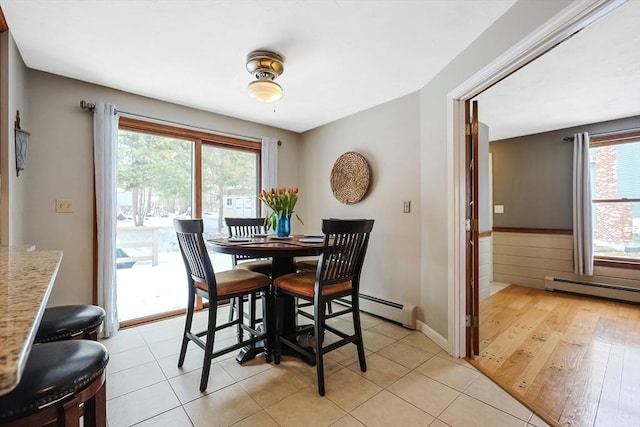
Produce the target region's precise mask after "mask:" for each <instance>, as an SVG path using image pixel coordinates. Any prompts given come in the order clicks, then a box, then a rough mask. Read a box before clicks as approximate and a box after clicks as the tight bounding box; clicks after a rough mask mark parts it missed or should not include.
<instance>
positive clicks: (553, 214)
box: [489, 116, 640, 230]
mask: <svg viewBox="0 0 640 427" xmlns="http://www.w3.org/2000/svg"><path fill="white" fill-rule="evenodd" d="M634 127H640V116H635V117H629V118H626V119H620V120H611V121H607V122H601V123H594V124H590V125H584V126H577V127H572V128H567V129H561V130H556V131H552V132H545V133H539V134H535V135H527V136H522V137H518V138H510V139H503V140H499V141H492V142H491V143H490V144H489V150H490V152H491V153H493V203H494V205H504V213H503V214H494V215H493V226H494V227H516V228H550V229H564V230H570V229H572V228H573V226H572V208H571V204H572V190H571V187H572V180H573V178H572V168H573V145H572V144H571V143H570V142H564V141H563V138H565V137H567V136H573V134H574V133H577V132H589V133H590V134H597V133H602V132H611V131H617V130H624V129H630V128H634Z"/></svg>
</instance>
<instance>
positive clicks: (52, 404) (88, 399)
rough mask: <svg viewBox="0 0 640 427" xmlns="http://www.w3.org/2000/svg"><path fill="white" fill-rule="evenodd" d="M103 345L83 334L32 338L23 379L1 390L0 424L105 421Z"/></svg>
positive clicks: (12, 426) (99, 423)
mask: <svg viewBox="0 0 640 427" xmlns="http://www.w3.org/2000/svg"><path fill="white" fill-rule="evenodd" d="M108 361H109V353H108V352H107V349H106V348H105V347H104V346H103V345H102V344H100V343H98V342H94V341H88V340H68V341H57V342H50V343H46V344H35V345H33V347H32V348H31V353H30V354H29V358H28V359H27V363H26V366H25V368H24V371H23V374H22V379H21V380H20V383H19V384H18V386H17V387H16V388H15V389H14V390H12V391H11V392H9V393H7V394H5V395H3V396H0V425H3V426H8V427H17V426H30V427H31V426H42V425H47V424H50V423H56V424H55V425H58V426H79V425H80V417H84V419H83V424H84V426H87V427H88V426H98V427H104V426H106V417H107V414H106V408H107V403H106V387H105V372H104V371H105V367H106V366H107V363H108Z"/></svg>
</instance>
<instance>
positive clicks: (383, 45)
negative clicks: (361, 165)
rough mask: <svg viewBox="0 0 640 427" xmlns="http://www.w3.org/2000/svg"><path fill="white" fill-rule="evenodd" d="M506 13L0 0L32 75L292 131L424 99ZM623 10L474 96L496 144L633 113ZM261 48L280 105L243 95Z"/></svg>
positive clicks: (360, 5) (389, 0) (498, 4)
mask: <svg viewBox="0 0 640 427" xmlns="http://www.w3.org/2000/svg"><path fill="white" fill-rule="evenodd" d="M513 3H515V0H504V1H491V0H486V1H484V0H476V1H468V0H460V1H453V0H442V1H436V0H422V1H410V0H406V1H403V0H395V1H394V0H384V1H383V0H381V1H364V0H363V1H301V0H299V1H263V0H245V1H189V2H187V1H184V0H153V1H152V0H146V1H143V0H130V1H127V2H124V1H121V2H115V1H106V0H104V1H96V0H84V1H83V0H0V5H1V6H2V9H3V11H4V14H5V17H6V19H7V22H8V24H9V27H10V29H11V32H12V34H13V37H14V38H15V41H16V44H17V45H18V48H19V50H20V52H21V54H22V56H23V59H24V61H25V63H26V65H27V66H28V67H30V68H33V69H37V70H42V71H46V72H50V73H54V74H59V75H62V76H66V77H71V78H74V79H79V80H83V81H87V82H92V83H96V84H100V85H104V86H108V87H112V88H115V89H120V90H124V91H127V92H132V93H136V94H140V95H144V96H149V97H152V98H157V99H161V100H165V101H170V102H174V103H177V104H181V105H186V106H190V107H194V108H199V109H202V110H206V111H212V112H216V113H220V114H225V115H229V116H233V117H238V118H242V119H246V120H251V121H254V122H258V123H263V124H267V125H271V126H275V127H279V128H283V129H289V130H292V131H296V132H303V131H306V130H309V129H313V128H315V127H317V126H320V125H323V124H325V123H329V122H331V121H334V120H337V119H339V118H342V117H345V116H348V115H350V114H353V113H356V112H359V111H362V110H365V109H367V108H370V107H373V106H375V105H379V104H381V103H384V102H386V101H389V100H392V99H395V98H397V97H400V96H403V95H406V94H408V93H411V92H414V91H416V90H419V89H420V88H422V87H423V86H424V85H425V84H426V83H427V82H428V81H429V80H430V79H431V78H433V77H434V76H435V75H436V74H437V73H438V72H439V71H440V70H442V69H443V68H444V67H445V66H446V65H447V64H448V63H449V62H450V61H451V60H452V59H453V58H454V57H455V56H456V55H457V54H458V53H459V52H460V51H462V50H463V49H464V48H465V47H467V46H468V45H469V44H470V43H471V42H472V41H473V40H474V39H475V38H477V37H478V36H479V35H480V34H481V33H482V32H483V31H484V30H485V29H486V28H487V27H488V26H490V25H491V24H492V23H493V22H494V21H495V20H496V19H498V18H499V17H500V16H501V15H502V14H503V13H504V12H506V10H507V9H508V8H509V7H511V6H512V5H513ZM630 3H633V4H628V5H625V6H623V7H624V8H628V9H630V10H631V12H629V13H616V12H614V13H616V15H621V16H620V17H619V18H618V17H615V19H617V20H618V19H619V20H622V21H625V22H619V21H615V22H614V23H611V24H609V25H607V21H608V20H609V18H605V19H604V20H602V21H600V22H598V23H596V24H595V25H593V26H592V27H589V28H587V29H586V30H584V31H582V32H581V33H579V34H578V35H576V36H574V37H573V38H572V39H571V40H570V41H568V42H566V43H564V44H562V45H560V46H559V47H558V48H556V49H554V50H553V51H552V52H551V53H549V54H547V55H545V56H544V57H543V58H541V59H540V60H538V61H535V62H534V63H533V64H531V65H529V66H527V67H526V68H524V69H523V70H521V71H519V72H518V73H516V74H514V75H513V76H512V77H509V78H508V79H506V80H505V81H503V82H502V83H500V84H498V85H496V86H495V87H494V88H492V89H490V90H489V91H487V92H486V93H484V94H482V95H481V96H480V97H479V99H480V102H481V113H480V118H481V120H482V121H483V122H485V123H487V124H489V126H490V129H491V137H492V139H500V138H506V137H510V136H515V135H522V134H529V133H535V132H540V131H543V130H551V129H557V128H561V127H568V126H573V125H577V124H583V123H588V122H592V121H601V120H607V119H611V118H619V117H626V116H630V115H635V114H640V105H639V104H640V73H639V70H640V63H639V62H640V53H639V52H640V50H639V45H640V43H639V37H640V30H639V28H640V26H639V25H638V19H639V18H640V14H639V12H640V11H639V10H638V6H640V1H637V0H633V1H631V2H630ZM463 16H464V17H470V16H471V17H473V19H462V18H461V17H463ZM611 19H612V20H613V19H614V16H612V17H611ZM258 48H269V49H273V50H276V51H278V52H280V53H282V54H283V55H284V56H285V58H286V60H285V64H284V66H285V71H284V74H283V75H282V76H280V77H279V78H278V80H277V81H278V83H279V84H281V85H282V87H283V89H284V96H283V98H282V99H281V100H280V101H278V102H276V103H275V104H261V103H258V102H257V101H255V100H253V99H251V98H249V96H248V95H247V91H246V86H247V84H248V83H249V82H250V81H252V79H253V78H252V76H251V75H250V74H249V73H248V72H247V71H246V69H245V60H246V55H247V53H249V52H250V51H252V50H254V49H258ZM594 49H598V50H594ZM573 64H584V65H587V66H588V70H587V72H580V73H576V72H575V71H574V70H573V68H575V67H574V65H573ZM620 88H623V89H620ZM565 90H569V93H570V94H567V92H565ZM629 101H631V102H629ZM592 103H593V104H592ZM593 105H596V107H594V106H593ZM274 108H275V111H274ZM124 109H126V106H124ZM578 122H579V123H578Z"/></svg>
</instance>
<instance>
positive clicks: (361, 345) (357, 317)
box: [351, 296, 367, 372]
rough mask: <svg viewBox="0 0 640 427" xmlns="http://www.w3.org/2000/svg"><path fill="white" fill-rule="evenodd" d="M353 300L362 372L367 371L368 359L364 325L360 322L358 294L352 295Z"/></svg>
mask: <svg viewBox="0 0 640 427" xmlns="http://www.w3.org/2000/svg"><path fill="white" fill-rule="evenodd" d="M351 301H352V302H351V310H352V315H353V330H354V333H355V334H356V347H357V348H358V361H359V362H360V370H361V371H362V372H367V361H366V360H365V358H364V342H363V340H362V325H361V323H360V303H359V301H358V297H357V296H352V297H351Z"/></svg>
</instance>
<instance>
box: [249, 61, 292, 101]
mask: <svg viewBox="0 0 640 427" xmlns="http://www.w3.org/2000/svg"><path fill="white" fill-rule="evenodd" d="M283 64H284V58H283V57H282V55H280V54H278V53H276V52H273V51H270V50H263V49H261V50H254V51H253V52H251V53H250V54H249V55H247V71H248V72H250V73H251V74H253V75H255V76H256V79H257V80H256V81H253V82H251V83H249V95H251V97H252V98H255V99H257V100H258V101H260V102H274V101H277V100H278V99H280V98H282V87H281V86H280V85H279V84H278V83H276V82H274V80H275V79H276V78H277V77H278V76H279V75H280V74H282V73H283V72H284V65H283Z"/></svg>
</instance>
